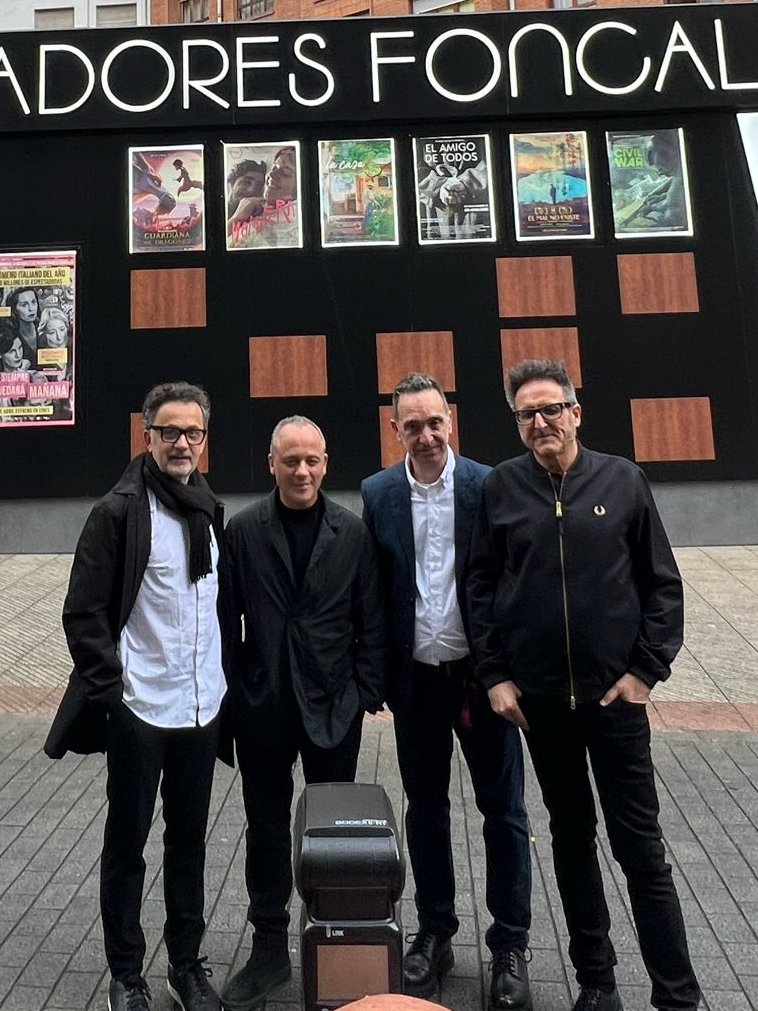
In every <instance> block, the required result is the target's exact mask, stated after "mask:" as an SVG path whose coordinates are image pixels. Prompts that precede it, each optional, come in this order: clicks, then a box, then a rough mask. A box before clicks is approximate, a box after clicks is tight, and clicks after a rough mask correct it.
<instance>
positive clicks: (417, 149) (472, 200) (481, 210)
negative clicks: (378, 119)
mask: <svg viewBox="0 0 758 1011" xmlns="http://www.w3.org/2000/svg"><path fill="white" fill-rule="evenodd" d="M413 162H414V167H415V172H416V207H417V216H418V240H419V242H420V243H421V244H422V245H424V244H428V243H438V242H492V241H494V240H495V239H496V238H497V235H496V231H495V215H494V212H493V203H492V196H493V194H492V169H491V160H490V145H489V137H488V136H487V135H486V134H476V135H473V136H466V137H414V139H413Z"/></svg>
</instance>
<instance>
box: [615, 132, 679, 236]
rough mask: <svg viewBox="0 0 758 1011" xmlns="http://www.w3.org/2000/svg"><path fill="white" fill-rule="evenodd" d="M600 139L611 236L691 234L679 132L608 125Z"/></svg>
mask: <svg viewBox="0 0 758 1011" xmlns="http://www.w3.org/2000/svg"><path fill="white" fill-rule="evenodd" d="M605 138H606V145H607V148H608V168H609V171H610V177H611V201H612V203H613V224H614V231H615V234H616V238H617V239H628V238H633V237H634V236H644V237H645V238H650V237H656V236H658V237H660V236H668V235H692V209H691V206H690V187H689V179H688V176H687V156H686V153H685V149H684V132H683V131H682V130H677V129H668V130H635V131H633V132H632V131H626V132H623V133H622V132H621V131H616V130H613V131H608V132H607V133H606V135H605Z"/></svg>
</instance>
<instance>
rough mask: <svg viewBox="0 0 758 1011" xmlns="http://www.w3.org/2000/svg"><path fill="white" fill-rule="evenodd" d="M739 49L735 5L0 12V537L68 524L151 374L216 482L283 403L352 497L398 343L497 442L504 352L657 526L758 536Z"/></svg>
mask: <svg viewBox="0 0 758 1011" xmlns="http://www.w3.org/2000/svg"><path fill="white" fill-rule="evenodd" d="M756 54H758V10H756V8H755V6H754V5H750V4H748V5H724V6H721V5H718V6H715V5H714V6H710V5H709V6H692V7H689V6H684V7H682V6H675V7H663V8H662V7H657V8H650V9H645V8H625V9H623V10H608V9H602V10H597V9H593V10H572V11H565V12H560V11H556V12H545V11H540V12H536V13H526V12H509V13H496V14H478V15H460V16H456V17H455V18H449V17H434V16H430V17H424V18H413V17H408V18H391V19H373V18H361V19H342V20H335V21H308V22H292V21H286V22H272V21H265V22H260V23H257V24H251V23H249V22H248V23H234V24H219V25H208V24H203V25H198V26H191V27H190V26H182V27H162V28H155V29H129V30H119V31H116V30H89V31H84V32H75V31H72V32H50V33H40V32H35V33H28V34H27V33H8V34H6V35H4V36H0V143H1V144H2V150H3V154H4V157H3V184H4V185H3V192H2V199H3V229H2V235H1V236H0V289H1V291H0V334H3V333H5V334H6V335H7V340H6V343H5V344H4V343H2V341H0V348H3V347H6V346H10V343H11V342H12V341H14V340H15V343H13V348H12V350H10V351H8V352H7V353H4V354H3V357H2V365H1V367H0V455H1V456H2V461H3V473H4V474H5V475H6V477H5V480H4V481H3V483H2V500H0V551H2V552H13V551H65V550H70V549H71V548H72V546H73V544H74V543H75V539H76V536H77V533H78V530H79V528H80V526H81V523H82V521H83V518H84V516H85V515H86V511H87V509H88V507H89V504H90V503H91V501H92V499H93V498H95V497H97V496H98V495H100V494H102V493H103V492H104V491H105V490H106V489H107V488H108V487H109V486H110V485H111V484H112V483H113V481H114V480H115V479H116V477H117V476H118V474H119V473H120V472H121V470H122V469H123V466H124V464H125V462H126V461H127V460H128V458H129V456H130V455H131V454H133V453H134V452H137V451H139V448H140V444H141V439H140V420H139V409H140V405H141V400H142V396H143V394H144V392H145V391H146V390H147V388H149V387H150V386H151V385H152V384H154V383H156V382H159V381H162V380H166V379H173V378H186V379H189V380H191V381H194V382H198V383H201V384H202V385H204V386H205V387H206V388H207V389H208V391H209V393H210V395H211V398H212V402H213V418H212V424H211V434H210V438H209V440H208V446H207V451H206V453H205V454H204V457H203V464H202V465H203V467H204V468H205V469H206V470H207V473H208V476H209V479H210V481H211V483H212V485H213V487H214V488H215V489H216V490H218V491H219V492H220V493H221V494H222V495H223V496H224V497H225V498H226V499H227V500H228V502H229V503H230V505H231V506H232V508H235V507H236V506H237V505H239V504H240V503H241V502H243V501H245V500H247V499H248V498H249V497H250V496H251V495H254V494H257V493H260V492H263V491H266V490H267V489H268V488H269V487H270V480H271V479H270V475H269V473H268V468H267V464H266V454H267V450H268V440H269V436H270V432H271V429H272V428H273V425H274V424H275V423H276V421H277V420H278V419H279V418H281V417H283V416H285V415H288V414H292V413H302V414H306V415H308V416H309V417H312V418H313V419H314V420H315V421H317V422H318V423H319V424H320V425H321V426H322V428H323V429H324V431H325V433H326V435H327V439H328V444H329V451H330V468H329V478H328V485H329V489H330V490H331V491H332V492H334V493H336V494H338V496H344V498H345V500H347V501H348V502H354V501H355V491H356V489H357V486H358V483H359V481H360V479H361V478H362V477H364V476H365V475H367V474H369V473H371V472H373V471H374V470H376V469H378V468H379V467H381V466H386V465H387V464H389V463H392V462H394V461H395V460H396V459H398V450H399V447H398V444H397V443H396V442H395V441H394V438H393V436H392V433H391V431H390V428H389V420H388V419H389V405H390V394H391V391H392V388H393V386H394V385H395V383H396V382H397V381H398V379H399V378H400V377H401V376H402V375H403V374H404V373H405V372H406V371H409V370H411V369H418V370H424V371H430V372H433V373H435V374H436V375H437V376H438V377H439V378H440V380H441V381H442V382H443V385H444V386H445V389H446V390H447V391H448V396H449V400H450V402H451V404H452V405H453V411H454V421H455V425H454V440H455V444H456V445H457V446H458V447H459V448H460V451H461V452H463V453H465V454H466V455H469V456H472V457H475V458H477V459H481V460H485V461H488V462H490V463H496V462H497V461H498V460H500V459H503V458H505V457H507V456H510V455H513V454H514V453H516V452H519V451H520V443H519V440H518V436H517V433H516V430H515V425H514V424H513V422H512V420H511V417H510V412H509V410H508V407H507V405H506V403H505V398H504V395H503V376H504V370H505V369H506V368H507V367H508V365H509V364H511V363H513V362H515V361H517V360H519V359H521V358H524V357H558V358H563V359H565V360H566V362H567V364H568V366H569V370H570V372H571V374H572V377H573V379H574V381H575V383H576V385H577V388H578V390H579V398H580V401H581V403H582V405H583V407H584V423H583V428H582V436H583V439H584V441H585V442H586V443H587V444H588V445H589V446H591V447H593V448H595V449H599V450H603V451H606V452H610V453H618V454H621V455H624V456H627V457H629V458H631V459H634V460H637V461H638V462H639V463H640V465H641V466H642V467H643V468H644V469H645V471H646V472H647V474H648V476H649V478H650V480H651V482H653V485H654V489H655V494H656V497H657V499H658V501H659V503H660V506H661V509H662V512H663V515H664V518H665V520H666V523H667V526H668V528H669V532H670V533H671V535H672V538H673V540H674V541H675V542H676V543H678V544H697V543H725V544H726V543H756V542H758V393H757V392H756V388H757V386H758V339H757V335H756V329H757V325H756V324H757V322H758V284H757V283H756V280H757V279H758V243H757V242H756V224H757V220H756V219H757V210H758V208H757V205H756V196H755V189H754V186H753V175H752V172H755V178H757V179H758V70H756V66H758V61H757V60H756ZM16 338H17V339H16Z"/></svg>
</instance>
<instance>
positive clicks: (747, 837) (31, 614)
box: [0, 548, 758, 1011]
mask: <svg viewBox="0 0 758 1011" xmlns="http://www.w3.org/2000/svg"><path fill="white" fill-rule="evenodd" d="M677 557H678V559H679V562H680V565H681V568H682V572H683V575H684V576H685V580H686V582H687V607H688V626H687V634H686V648H685V650H683V652H682V655H681V657H680V658H679V660H678V661H677V665H676V669H675V673H674V675H673V677H672V678H671V680H670V682H668V684H667V685H664V686H662V687H661V688H659V689H658V690H657V691H656V696H655V703H654V706H653V707H652V709H651V717H652V720H653V722H654V724H655V725H656V727H657V728H658V732H656V734H655V735H654V755H655V762H656V768H657V771H658V776H659V789H660V795H661V805H662V813H661V818H662V823H663V827H664V833H665V836H666V842H667V845H668V848H669V854H670V859H671V862H672V864H673V867H674V874H675V877H676V881H677V886H678V888H679V891H680V895H681V898H682V905H683V909H684V915H685V919H686V922H687V924H688V931H689V939H690V946H691V949H692V953H693V957H694V961H695V964H696V967H697V969H698V972H699V975H700V980H701V983H702V985H703V988H704V991H705V996H706V1001H707V1003H706V1004H704V1007H707V1008H708V1009H709V1011H758V548H719V549H705V548H698V549H682V550H679V551H677ZM69 566H70V556H32V555H24V556H18V555H16V556H0V1011H38V1009H43V1008H44V1009H55V1011H89V1009H90V1008H92V1009H95V1008H96V1009H98V1011H103V1009H104V1008H105V1007H106V1006H107V1001H106V997H105V987H106V986H107V975H106V973H105V967H104V959H103V953H102V933H101V925H100V920H99V916H98V898H97V893H98V857H99V851H100V841H101V836H102V827H103V818H104V796H105V776H104V762H103V758H102V756H99V755H97V756H90V757H87V758H80V757H77V756H71V755H69V756H67V757H66V758H65V759H64V760H62V761H60V762H51V761H49V760H48V759H47V758H46V757H45V756H44V755H43V754H42V752H41V750H40V749H41V745H42V742H43V740H44V735H45V733H46V730H47V727H48V725H49V721H50V715H51V710H52V709H53V708H54V705H55V702H56V700H57V698H58V697H59V695H60V692H61V687H62V685H63V684H65V680H66V678H67V676H68V671H69V668H70V663H69V660H68V653H67V651H66V649H65V645H64V642H63V638H62V633H61V631H60V608H61V603H62V598H63V594H64V592H65V584H66V580H67V576H68V569H69ZM359 778H360V779H362V780H364V781H368V782H380V783H382V785H383V786H384V787H385V789H386V790H387V792H388V794H389V796H390V799H391V801H392V804H393V806H394V809H395V813H396V815H397V816H398V819H400V818H401V816H402V811H403V798H402V790H401V787H400V782H399V776H398V773H397V767H396V763H395V755H394V741H393V735H392V725H391V720H390V719H389V718H388V717H386V716H380V717H376V718H372V719H369V720H367V721H366V725H365V732H364V741H363V747H362V750H361V758H360V765H359ZM451 792H452V806H453V839H454V847H455V862H456V870H457V875H458V911H459V914H460V919H461V929H460V931H459V933H458V935H457V936H456V938H455V953H456V967H455V969H454V971H453V973H452V974H451V975H450V976H449V977H448V978H447V979H446V980H445V982H444V985H443V987H442V990H441V992H440V994H439V995H438V1000H439V1002H440V1003H441V1004H443V1005H445V1006H446V1007H448V1008H451V1009H454V1011H479V1009H483V1008H486V1006H487V1001H486V995H487V987H488V975H487V972H486V966H487V958H488V954H487V951H486V949H485V948H484V946H483V940H482V938H483V933H484V930H485V929H486V926H487V912H486V908H485V905H484V895H483V888H484V881H483V874H484V852H483V844H482V838H481V827H480V819H479V815H478V812H477V810H476V807H475V805H474V802H473V796H472V792H471V786H470V782H469V780H468V775H467V773H466V771H465V767H463V766H462V765H461V763H460V760H459V756H458V753H457V752H456V756H455V765H454V777H453V784H452V791H451ZM527 794H528V795H527V801H528V805H529V811H530V817H531V824H532V834H533V860H534V891H533V911H534V922H533V929H532V942H531V947H532V954H533V958H532V963H531V966H530V973H531V978H532V981H533V992H534V1009H535V1011H559V1009H570V1008H571V986H572V985H573V976H572V972H571V969H570V967H569V966H568V962H567V956H566V942H565V927H564V924H563V920H562V914H561V911H560V906H559V903H558V897H557V891H556V887H555V878H554V875H553V872H552V864H551V858H550V844H549V835H548V829H547V820H546V815H545V812H544V809H543V808H542V805H541V802H540V800H539V795H538V791H537V787H536V783H535V780H534V776H533V774H532V772H531V769H529V770H528V778H527ZM243 832H244V815H243V809H242V801H241V795H240V788H239V779H238V776H237V774H236V773H235V772H233V771H232V770H230V769H227V768H226V767H224V766H221V765H219V766H218V772H217V776H216V783H215V788H214V795H213V803H212V809H211V820H210V826H209V847H208V866H207V875H206V878H207V901H208V908H207V919H208V932H207V936H206V940H205V944H204V948H203V953H204V954H206V955H207V956H208V958H209V964H210V965H211V966H212V968H213V970H214V982H216V983H217V984H218V985H219V986H220V985H221V983H222V982H223V980H224V979H225V977H226V975H227V973H228V972H229V971H230V967H231V968H233V969H235V970H236V968H237V967H239V965H241V964H242V963H243V962H244V960H245V958H246V957H247V953H248V948H249V934H248V933H247V932H246V929H245V910H246V896H245V892H244V884H243V858H244V836H243ZM160 835H161V819H160V812H156V821H155V825H154V829H153V833H152V834H151V838H150V842H149V844H148V849H147V852H146V859H147V863H148V875H147V882H146V898H145V906H144V915H143V922H144V924H145V926H146V928H147V930H146V933H147V937H148V963H147V976H148V981H149V983H150V986H151V988H152V991H153V994H154V1001H153V1004H152V1007H153V1008H154V1009H155V1011H169V1009H170V1008H171V1006H172V1004H171V1001H170V999H169V997H168V995H167V993H166V990H165V977H164V972H165V963H166V957H165V950H164V949H163V946H162V943H161V942H160V934H161V924H162V921H163V905H162V897H161V890H162V884H161V874H160V854H161V841H160ZM608 854H609V850H608V847H607V842H606V840H605V838H604V837H602V857H601V859H602V862H603V868H604V873H605V875H606V882H607V891H608V900H609V905H610V908H611V916H612V919H613V924H614V930H613V937H614V942H615V944H616V948H617V952H618V957H619V967H618V981H619V984H620V987H621V989H622V995H623V999H624V1006H625V1008H626V1011H643V1009H645V1008H647V1007H649V1004H648V994H649V987H648V984H647V981H646V980H647V977H646V975H645V972H644V969H643V966H642V963H641V960H640V957H639V954H638V951H637V946H636V940H635V937H634V931H633V928H632V924H631V919H630V917H629V912H628V903H627V900H626V895H625V888H624V884H623V881H622V880H621V878H620V874H619V872H618V869H617V868H616V867H615V865H613V866H611V865H610V864H609V863H608ZM412 891H413V889H412V883H411V882H410V880H409V882H408V885H407V888H406V892H405V897H404V900H403V903H402V916H403V924H404V927H405V929H406V930H412V929H414V910H413V902H412V898H411V896H412ZM298 916H299V903H298V900H297V898H295V900H294V901H293V931H294V932H293V934H292V937H291V941H292V948H293V960H294V962H295V964H299V959H298V953H297V946H298V942H297V933H296V930H297V923H298ZM298 1007H299V984H298V979H297V972H296V973H295V975H294V977H293V981H292V982H291V983H290V984H289V985H288V986H286V987H284V988H283V989H282V990H281V991H280V992H279V993H278V994H277V1000H276V1001H275V1002H269V1003H268V1004H267V1011H285V1009H286V1011H295V1009H296V1008H298Z"/></svg>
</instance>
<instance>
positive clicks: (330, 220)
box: [318, 137, 400, 248]
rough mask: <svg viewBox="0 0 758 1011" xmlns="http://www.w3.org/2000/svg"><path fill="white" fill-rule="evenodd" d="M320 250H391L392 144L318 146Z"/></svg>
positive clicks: (394, 239)
mask: <svg viewBox="0 0 758 1011" xmlns="http://www.w3.org/2000/svg"><path fill="white" fill-rule="evenodd" d="M318 163H319V210H320V220H321V245H322V246H323V247H324V248H329V247H332V246H397V245H399V242H400V239H399V230H398V217H397V192H396V179H397V176H396V164H397V163H396V160H395V141H394V140H393V139H392V137H381V138H371V139H362V138H361V139H358V138H356V139H350V140H320V141H319V142H318Z"/></svg>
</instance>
